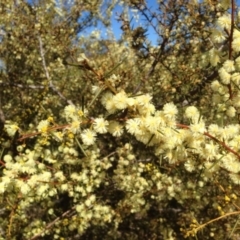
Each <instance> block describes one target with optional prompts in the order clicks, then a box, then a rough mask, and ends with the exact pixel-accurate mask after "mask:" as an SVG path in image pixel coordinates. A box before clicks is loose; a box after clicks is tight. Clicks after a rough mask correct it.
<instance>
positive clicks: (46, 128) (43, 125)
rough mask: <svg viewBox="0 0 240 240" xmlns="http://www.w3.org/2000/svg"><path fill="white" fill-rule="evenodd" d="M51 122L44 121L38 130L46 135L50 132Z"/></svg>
mask: <svg viewBox="0 0 240 240" xmlns="http://www.w3.org/2000/svg"><path fill="white" fill-rule="evenodd" d="M48 126H49V121H48V120H42V121H40V123H39V124H38V126H37V130H38V131H39V132H41V133H46V132H47V130H48Z"/></svg>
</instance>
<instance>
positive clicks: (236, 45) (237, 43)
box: [232, 38, 240, 52]
mask: <svg viewBox="0 0 240 240" xmlns="http://www.w3.org/2000/svg"><path fill="white" fill-rule="evenodd" d="M232 48H233V50H234V51H236V52H240V38H236V39H234V40H233V42H232Z"/></svg>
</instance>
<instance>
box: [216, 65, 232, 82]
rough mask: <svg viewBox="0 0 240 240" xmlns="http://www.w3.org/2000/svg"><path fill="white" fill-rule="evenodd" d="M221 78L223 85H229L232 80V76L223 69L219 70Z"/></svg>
mask: <svg viewBox="0 0 240 240" xmlns="http://www.w3.org/2000/svg"><path fill="white" fill-rule="evenodd" d="M218 73H219V77H220V79H221V82H222V83H223V84H229V83H230V80H231V74H229V73H228V72H227V71H226V70H225V69H224V68H223V67H222V68H220V69H219V70H218Z"/></svg>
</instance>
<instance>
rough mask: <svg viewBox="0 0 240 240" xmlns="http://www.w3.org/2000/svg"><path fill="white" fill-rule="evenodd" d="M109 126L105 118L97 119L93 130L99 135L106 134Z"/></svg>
mask: <svg viewBox="0 0 240 240" xmlns="http://www.w3.org/2000/svg"><path fill="white" fill-rule="evenodd" d="M108 125H109V123H108V121H106V120H104V119H103V118H95V119H94V123H93V128H94V130H95V131H96V132H97V133H106V132H107V126H108Z"/></svg>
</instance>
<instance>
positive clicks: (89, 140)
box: [81, 129, 96, 145]
mask: <svg viewBox="0 0 240 240" xmlns="http://www.w3.org/2000/svg"><path fill="white" fill-rule="evenodd" d="M81 137H82V141H83V143H84V144H85V145H92V144H94V142H95V141H96V133H95V132H94V131H92V130H90V129H85V130H84V131H83V132H82V133H81Z"/></svg>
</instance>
